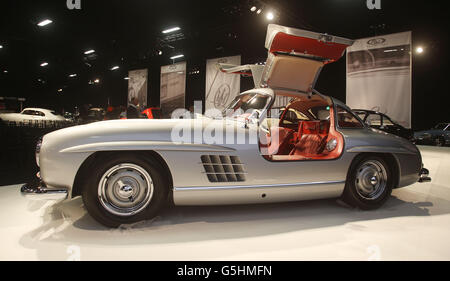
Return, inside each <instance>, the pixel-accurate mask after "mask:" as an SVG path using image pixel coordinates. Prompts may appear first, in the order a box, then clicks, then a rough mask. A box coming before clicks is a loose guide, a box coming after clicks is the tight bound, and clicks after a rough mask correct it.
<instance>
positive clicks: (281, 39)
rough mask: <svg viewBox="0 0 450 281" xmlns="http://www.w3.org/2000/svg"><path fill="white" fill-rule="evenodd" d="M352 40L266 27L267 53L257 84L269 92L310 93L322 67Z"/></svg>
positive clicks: (332, 60)
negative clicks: (271, 90) (276, 90)
mask: <svg viewBox="0 0 450 281" xmlns="http://www.w3.org/2000/svg"><path fill="white" fill-rule="evenodd" d="M353 42H354V41H353V40H350V39H346V38H342V37H336V36H332V35H328V34H321V33H316V32H311V31H306V30H301V29H295V28H290V27H284V26H280V25H276V24H269V26H268V29H267V36H266V44H265V47H266V49H267V50H268V51H269V56H268V58H267V62H266V65H265V67H264V70H263V72H262V77H261V84H262V86H263V87H270V88H272V89H285V90H291V91H298V92H303V93H310V92H311V91H312V89H313V88H314V85H315V83H316V81H317V78H318V75H319V73H320V70H321V69H322V67H323V66H324V65H325V64H328V63H332V62H335V61H336V60H338V59H340V58H341V57H342V56H343V54H344V52H345V49H346V48H347V47H348V46H351V45H353Z"/></svg>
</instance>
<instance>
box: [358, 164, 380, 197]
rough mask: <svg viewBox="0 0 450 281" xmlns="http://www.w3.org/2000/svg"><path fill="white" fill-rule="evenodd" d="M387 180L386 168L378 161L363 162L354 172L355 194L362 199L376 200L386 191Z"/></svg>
mask: <svg viewBox="0 0 450 281" xmlns="http://www.w3.org/2000/svg"><path fill="white" fill-rule="evenodd" d="M387 180H388V178H387V171H386V168H385V167H384V165H383V164H382V163H381V162H380V161H378V160H368V161H365V162H363V163H362V164H361V165H360V166H359V167H358V169H357V171H356V179H355V186H356V192H358V195H359V196H361V197H362V198H364V199H367V200H376V199H378V198H380V196H381V195H382V194H383V192H384V190H385V189H386V186H387Z"/></svg>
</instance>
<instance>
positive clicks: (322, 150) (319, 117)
mask: <svg viewBox="0 0 450 281" xmlns="http://www.w3.org/2000/svg"><path fill="white" fill-rule="evenodd" d="M352 43H353V41H352V40H348V39H345V38H341V37H336V36H331V35H327V34H319V33H314V32H309V31H304V30H298V29H293V28H288V27H283V26H278V25H269V27H268V33H267V37H266V44H265V46H266V48H267V49H268V59H267V62H266V64H265V65H245V66H230V65H221V66H220V69H221V70H222V71H224V72H227V73H230V74H233V73H234V74H238V75H239V74H247V75H252V76H253V80H254V82H255V88H254V89H252V90H249V91H246V92H244V93H242V94H240V95H239V96H238V97H236V99H234V100H233V101H232V102H231V104H230V105H229V106H228V107H227V108H226V110H224V111H223V115H222V116H221V117H222V118H218V117H217V114H216V115H214V117H210V118H209V117H202V118H194V119H170V120H169V119H168V120H116V121H104V122H98V123H94V124H89V125H83V126H77V127H72V128H67V129H62V130H59V131H55V132H52V133H50V134H47V135H45V136H44V137H43V139H42V140H41V141H40V142H39V143H38V145H37V149H36V156H37V157H36V158H37V161H38V164H39V166H40V179H39V180H37V181H36V183H34V184H27V185H25V186H23V187H22V189H21V192H22V194H24V195H25V196H27V197H29V198H46V199H60V200H62V199H66V200H67V199H71V198H74V197H76V196H82V199H83V202H84V205H85V207H86V209H87V211H88V212H89V214H90V215H91V216H92V217H94V218H95V219H96V220H97V221H99V222H100V223H102V224H104V225H106V226H109V227H118V226H120V225H121V224H130V223H135V222H138V221H142V220H147V219H150V218H152V217H155V216H156V215H157V214H158V211H159V210H160V209H161V208H162V207H163V206H164V204H166V203H167V202H169V201H172V202H173V203H174V204H175V205H224V204H250V203H269V202H284V201H298V200H309V199H319V198H338V197H341V198H342V200H343V201H345V202H346V203H347V204H349V205H353V206H355V207H358V208H361V209H365V210H367V209H375V208H378V207H380V206H381V205H382V204H383V203H384V202H385V201H386V200H387V199H388V198H389V197H390V194H391V191H392V189H394V188H400V187H405V186H407V185H411V184H413V183H416V182H425V181H430V180H431V179H430V178H429V177H428V171H427V170H426V169H425V168H423V164H422V158H421V155H420V152H419V150H418V149H417V147H416V146H415V145H413V144H411V143H410V142H408V141H407V140H404V139H402V138H400V137H397V136H394V135H390V134H388V133H385V132H382V131H378V130H375V129H372V128H370V127H368V126H367V125H366V124H364V122H362V121H361V119H360V118H359V117H358V116H356V115H355V114H354V113H353V112H352V111H351V110H350V109H349V108H348V107H347V106H346V105H345V104H343V103H341V102H340V101H338V100H336V99H334V98H331V97H328V96H324V95H322V94H321V93H319V92H317V91H316V90H315V89H314V85H315V82H316V80H317V78H318V74H319V72H320V70H321V69H322V67H324V66H325V65H326V64H328V63H332V62H334V61H336V60H338V59H339V58H341V57H342V55H343V53H344V52H345V49H346V48H347V47H348V46H350V45H352ZM280 108H282V109H283V110H282V111H281V112H279V111H280V110H279V109H280Z"/></svg>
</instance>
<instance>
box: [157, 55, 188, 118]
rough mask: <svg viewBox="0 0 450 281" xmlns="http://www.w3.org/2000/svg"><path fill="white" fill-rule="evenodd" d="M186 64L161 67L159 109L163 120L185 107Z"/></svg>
mask: <svg viewBox="0 0 450 281" xmlns="http://www.w3.org/2000/svg"><path fill="white" fill-rule="evenodd" d="M185 93H186V62H180V63H175V64H171V65H166V66H162V67H161V89H160V107H161V115H162V117H163V118H171V114H172V112H173V111H174V110H176V109H179V108H184V107H185Z"/></svg>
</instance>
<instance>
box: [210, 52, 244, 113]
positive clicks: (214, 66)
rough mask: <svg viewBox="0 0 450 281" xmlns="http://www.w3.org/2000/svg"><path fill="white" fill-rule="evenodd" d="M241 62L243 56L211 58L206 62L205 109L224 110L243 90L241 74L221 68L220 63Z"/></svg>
mask: <svg viewBox="0 0 450 281" xmlns="http://www.w3.org/2000/svg"><path fill="white" fill-rule="evenodd" d="M219 63H225V64H234V65H240V64H241V56H233V57H224V58H216V59H210V60H207V62H206V93H205V109H206V110H208V109H214V108H215V109H218V110H220V111H222V110H223V109H224V108H225V107H226V106H227V105H228V104H229V103H230V102H231V101H232V100H233V99H234V98H235V97H236V96H237V95H238V94H239V93H240V91H241V76H240V75H230V74H226V73H223V72H221V71H220V70H219V67H218V64H219Z"/></svg>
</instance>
